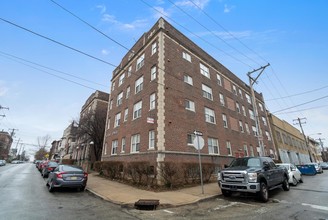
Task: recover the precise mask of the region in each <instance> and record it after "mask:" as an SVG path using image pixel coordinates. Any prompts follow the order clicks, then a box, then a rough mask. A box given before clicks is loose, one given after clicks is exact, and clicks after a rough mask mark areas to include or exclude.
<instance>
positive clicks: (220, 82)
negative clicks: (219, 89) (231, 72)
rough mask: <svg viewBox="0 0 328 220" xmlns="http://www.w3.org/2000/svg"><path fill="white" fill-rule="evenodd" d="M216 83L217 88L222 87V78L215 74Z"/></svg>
mask: <svg viewBox="0 0 328 220" xmlns="http://www.w3.org/2000/svg"><path fill="white" fill-rule="evenodd" d="M216 79H217V83H218V85H219V86H222V77H221V75H220V74H218V73H217V74H216Z"/></svg>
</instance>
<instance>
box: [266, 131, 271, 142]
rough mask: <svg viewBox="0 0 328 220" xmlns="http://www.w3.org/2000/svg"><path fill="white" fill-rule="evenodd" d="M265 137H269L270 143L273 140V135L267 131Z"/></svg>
mask: <svg viewBox="0 0 328 220" xmlns="http://www.w3.org/2000/svg"><path fill="white" fill-rule="evenodd" d="M265 135H266V136H267V138H268V141H271V140H272V139H271V135H270V133H269V132H268V131H265Z"/></svg>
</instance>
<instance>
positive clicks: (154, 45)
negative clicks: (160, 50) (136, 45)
mask: <svg viewBox="0 0 328 220" xmlns="http://www.w3.org/2000/svg"><path fill="white" fill-rule="evenodd" d="M156 52H157V43H156V42H154V43H153V44H152V45H151V55H153V54H155V53H156Z"/></svg>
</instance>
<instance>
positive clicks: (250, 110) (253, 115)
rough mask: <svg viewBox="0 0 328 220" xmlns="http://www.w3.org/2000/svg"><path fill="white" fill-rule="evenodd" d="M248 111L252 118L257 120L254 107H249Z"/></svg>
mask: <svg viewBox="0 0 328 220" xmlns="http://www.w3.org/2000/svg"><path fill="white" fill-rule="evenodd" d="M248 113H249V118H250V119H252V120H255V114H254V111H253V110H252V109H248Z"/></svg>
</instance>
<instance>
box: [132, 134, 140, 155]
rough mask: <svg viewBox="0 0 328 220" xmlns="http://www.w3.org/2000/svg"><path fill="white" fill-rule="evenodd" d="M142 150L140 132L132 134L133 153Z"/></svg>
mask: <svg viewBox="0 0 328 220" xmlns="http://www.w3.org/2000/svg"><path fill="white" fill-rule="evenodd" d="M139 151H140V134H135V135H132V137H131V153H137V152H139Z"/></svg>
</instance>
